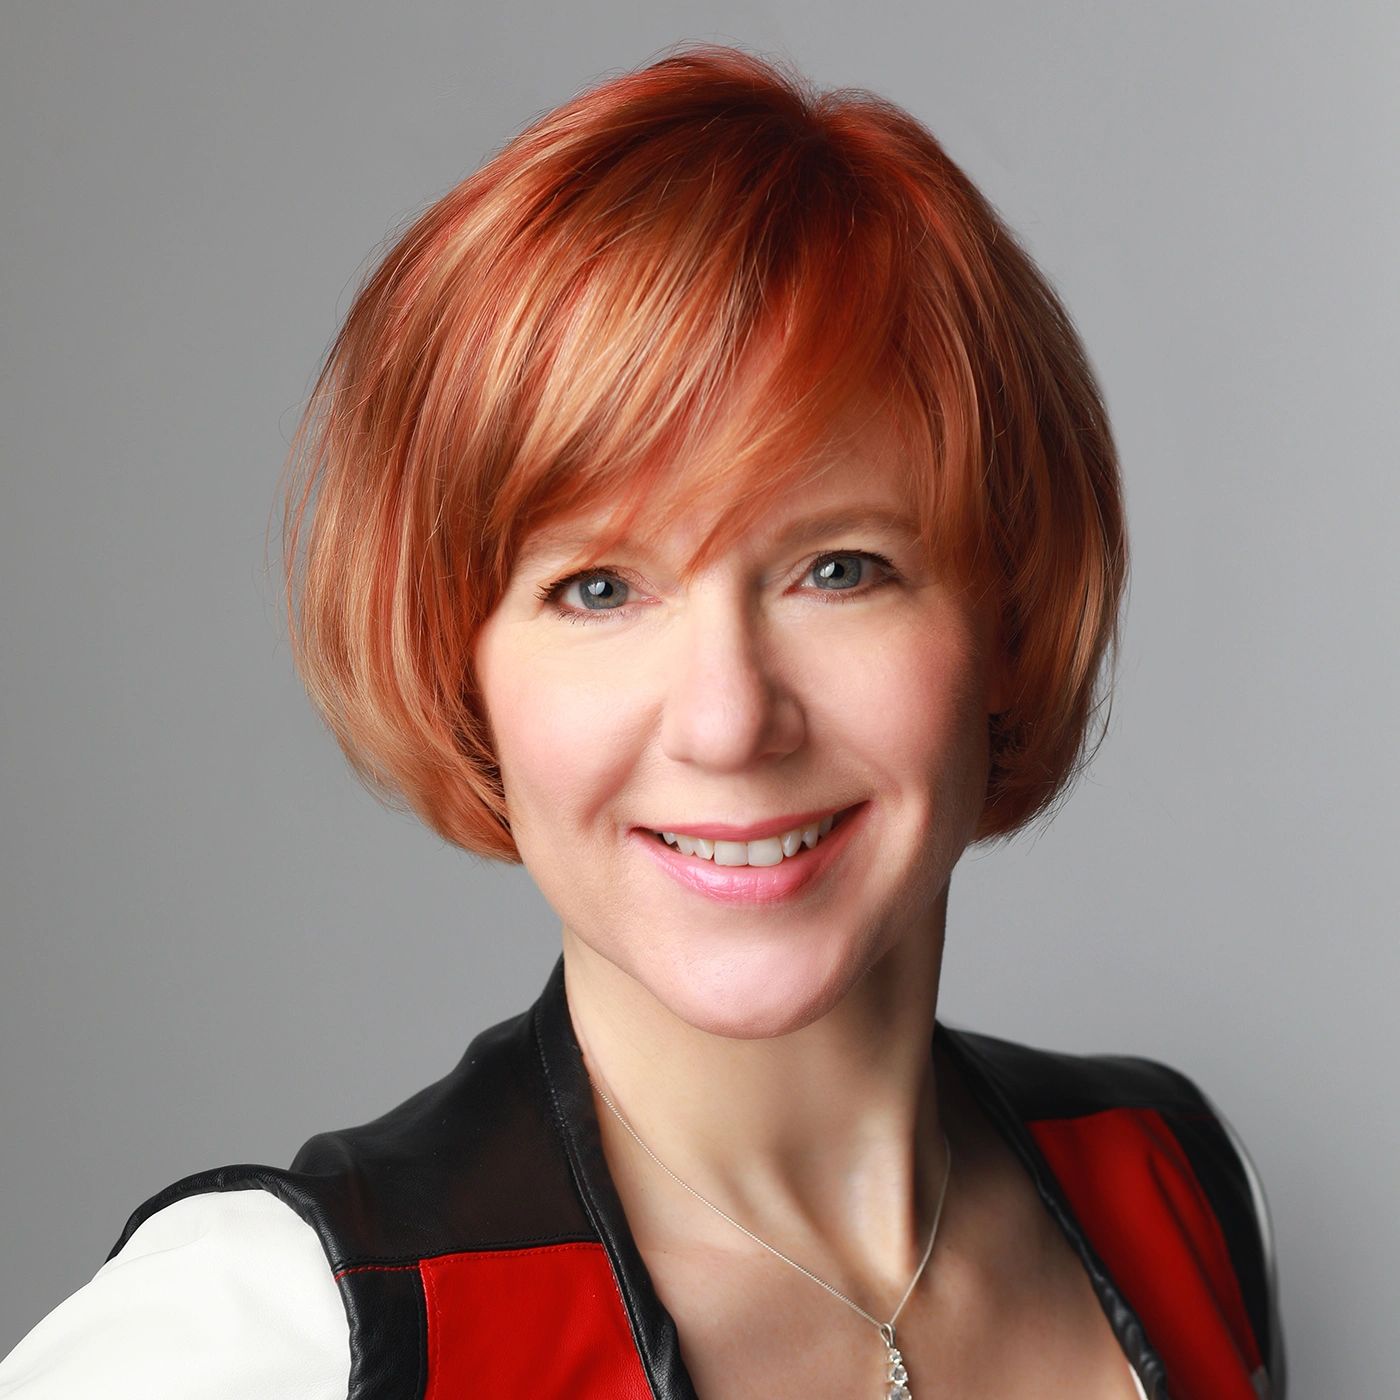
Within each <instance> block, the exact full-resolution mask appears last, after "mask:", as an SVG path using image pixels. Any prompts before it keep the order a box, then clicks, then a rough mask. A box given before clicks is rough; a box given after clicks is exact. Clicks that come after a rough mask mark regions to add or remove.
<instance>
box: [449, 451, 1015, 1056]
mask: <svg viewBox="0 0 1400 1400" xmlns="http://www.w3.org/2000/svg"><path fill="white" fill-rule="evenodd" d="M902 487H903V474H902V472H901V468H900V463H899V462H898V460H897V458H896V456H895V449H894V447H893V445H892V442H891V441H890V439H889V438H888V437H886V436H885V435H884V434H883V433H877V432H876V431H875V430H874V429H871V430H870V431H869V432H868V433H867V435H866V436H864V437H863V438H859V439H857V440H856V442H855V445H854V446H850V447H846V448H843V449H842V452H841V454H840V456H839V457H833V465H832V468H831V470H830V471H828V472H827V473H826V475H825V476H823V478H822V479H821V480H820V482H819V483H817V484H816V485H814V486H811V487H807V488H804V489H803V490H801V491H799V492H796V493H793V494H792V495H791V497H790V498H789V499H787V500H786V501H785V502H784V503H783V504H782V505H781V506H780V507H779V508H777V509H775V510H774V511H773V512H772V513H771V514H770V516H768V517H767V518H765V519H764V520H763V522H762V524H761V526H760V527H758V528H757V529H756V530H755V531H753V532H752V533H751V534H750V535H748V536H746V537H744V538H741V539H737V540H735V541H733V542H732V545H731V546H730V547H729V548H728V550H727V551H726V552H724V553H722V554H721V555H719V556H717V557H716V558H715V559H714V560H713V561H712V562H711V563H710V564H709V565H708V566H707V567H706V568H705V569H704V570H702V571H701V572H700V573H699V574H697V575H696V576H695V577H694V578H693V579H692V580H691V582H690V583H689V585H682V583H681V582H680V581H679V580H680V572H681V568H682V565H683V563H684V562H685V561H686V559H687V558H689V556H690V553H691V551H692V550H693V548H694V546H695V544H696V543H697V542H698V540H699V539H700V537H701V531H700V530H699V529H698V528H697V529H696V530H695V532H694V533H693V534H692V533H690V532H689V531H679V532H677V533H675V534H673V535H672V536H671V537H669V538H668V540H667V541H666V544H665V546H664V547H663V548H660V549H658V550H656V551H655V552H645V551H642V550H641V549H636V548H631V547H629V548H624V549H620V550H618V551H616V552H615V553H613V554H610V555H609V556H608V557H607V558H606V559H601V560H598V561H597V564H596V567H595V568H593V569H592V571H591V572H589V573H587V574H584V575H582V576H579V575H575V576H574V577H573V578H572V579H571V580H565V581H560V579H559V573H558V570H559V569H560V567H561V566H562V565H563V563H564V562H566V561H567V560H568V559H569V558H570V557H571V556H573V554H574V553H575V551H576V549H577V547H578V543H579V536H580V535H582V536H583V537H584V538H586V537H587V535H588V529H589V526H590V524H592V525H595V526H596V525H597V524H598V523H599V522H600V521H601V519H602V518H603V517H602V516H591V517H587V518H583V517H576V518H573V519H570V520H566V521H558V522H554V523H553V524H552V525H551V526H549V527H548V529H547V530H545V531H541V532H540V533H539V534H537V535H536V536H534V537H532V538H531V539H530V540H527V541H526V542H525V546H524V548H522V550H521V553H520V556H519V558H518V560H517V564H516V567H515V571H514V575H513V577H512V579H511V581H510V584H509V586H508V588H507V591H506V593H505V595H504V597H503V598H502V600H501V602H500V604H499V605H498V607H497V608H496V610H495V611H494V612H493V613H492V615H491V617H490V618H489V619H488V620H487V622H486V624H485V626H484V628H483V630H482V632H481V634H480V637H479V639H478V642H477V649H476V664H477V669H478V680H479V684H480V686H481V691H482V695H483V697H484V701H485V705H486V710H487V716H488V719H489V722H490V726H491V730H492V734H493V736H494V740H495V745H496V753H497V758H498V761H499V764H500V769H501V775H502V781H503V783H504V787H505V795H506V803H507V808H508V810H509V813H510V819H511V829H512V833H513V835H514V837H515V841H516V845H517V847H518V849H519V851H520V854H521V857H522V859H523V860H524V862H525V865H526V867H527V869H528V870H529V871H530V873H531V875H532V876H533V878H534V879H535V881H536V883H537V884H538V885H539V888H540V890H541V892H542V893H543V894H544V896H545V898H546V899H547V900H548V901H549V902H550V904H551V905H552V906H553V908H554V909H555V910H556V911H557V912H558V914H559V916H560V918H561V919H562V920H563V923H564V926H565V931H566V932H565V937H566V941H567V940H568V938H570V937H573V938H576V939H578V940H581V941H582V942H583V943H584V944H586V945H588V947H590V948H591V949H592V950H593V951H594V952H596V953H597V954H599V955H601V956H602V957H604V958H606V959H608V960H609V961H610V962H612V963H613V964H615V965H616V966H617V967H618V968H620V969H621V970H622V971H624V972H626V973H627V974H629V975H630V976H631V977H633V978H635V979H636V980H637V981H638V982H639V983H641V984H642V985H643V986H644V987H646V988H647V989H648V990H649V991H650V992H651V993H652V994H653V995H654V996H655V997H656V998H657V999H659V1000H660V1001H661V1002H662V1003H663V1004H664V1005H665V1006H667V1007H668V1008H670V1010H671V1011H672V1012H673V1013H674V1014H676V1015H677V1016H679V1017H681V1018H682V1019H683V1020H685V1021H686V1022H688V1023H690V1024H692V1025H694V1026H696V1027H699V1028H701V1029H704V1030H708V1031H711V1032H715V1033H718V1034H725V1035H732V1036H742V1037H754V1036H767V1035H777V1034H782V1033H784V1032H786V1031H789V1030H795V1029H797V1028H799V1027H801V1026H803V1025H806V1024H808V1023H809V1022H811V1021H813V1020H815V1019H817V1017H819V1016H821V1015H822V1014H824V1013H825V1012H826V1011H828V1010H830V1009H831V1008H832V1007H833V1006H835V1005H836V1004H837V1003H838V1002H839V1001H840V1000H841V998H842V997H843V996H844V995H845V994H846V992H847V991H848V990H850V988H851V987H852V986H854V985H855V983H856V982H857V981H858V980H859V979H860V978H861V976H862V975H863V974H864V973H865V972H866V971H867V970H868V969H869V968H870V967H871V966H872V965H873V964H874V963H875V962H876V961H877V960H879V959H880V958H882V957H883V956H884V955H885V954H887V953H888V952H890V951H891V950H892V949H894V948H896V946H897V945H899V944H900V943H901V942H902V941H905V940H919V939H923V940H929V939H932V938H934V937H936V936H937V930H936V929H934V928H933V927H932V923H933V920H932V917H931V911H932V909H933V908H934V906H935V904H936V902H937V900H938V897H939V895H940V893H941V891H942V889H943V886H944V884H945V882H946V881H947V879H948V878H949V875H950V874H951V872H952V869H953V866H954V865H955V864H956V862H957V860H958V857H959V856H960V855H961V853H962V851H963V849H964V847H965V846H966V844H967V842H968V840H969V839H970V838H971V835H972V833H973V829H974V827H975V825H976V822H977V819H978V816H979V814H980V811H981V806H982V801H983V796H984V793H985V788H986V778H987V763H988V751H987V714H988V711H989V710H995V709H998V708H1000V705H1001V699H1000V695H999V693H998V690H997V684H998V683H997V681H996V680H995V676H996V674H997V668H996V667H994V666H993V665H992V648H993V645H994V621H993V614H992V612H991V610H990V609H989V608H987V607H985V606H984V607H981V608H974V607H973V606H972V605H971V604H970V603H969V602H968V601H967V599H966V598H965V597H963V596H961V595H959V594H958V593H956V592H954V591H953V589H952V588H951V587H949V586H947V584H946V583H945V582H944V581H942V580H940V578H939V577H938V576H937V573H936V572H935V571H932V570H930V569H928V568H926V567H925V566H924V565H923V563H922V561H921V560H920V558H919V557H918V554H917V552H916V548H915V544H914V540H913V536H912V533H911V530H912V526H904V525H901V524H900V523H899V521H900V520H901V518H902V517H903V516H904V510H903V507H902V497H903V494H904V493H903V489H902ZM556 531H559V532H562V533H564V534H566V535H567V538H566V539H563V540H560V541H559V542H558V543H557V544H551V540H550V536H551V534H553V533H554V532H556ZM882 560H887V561H888V563H885V562H882ZM556 584H557V587H556V586H555V585H556ZM542 593H544V594H547V595H549V596H546V597H541V596H540V595H541V594H542ZM835 814H841V815H839V816H835ZM828 815H833V816H835V821H834V823H833V825H832V826H831V829H830V831H829V833H828V834H825V835H823V834H821V824H820V818H822V817H824V816H828ZM813 824H816V827H817V829H816V831H813V830H812V826H813ZM804 827H805V829H806V836H807V839H806V840H804V839H803V833H802V830H801V828H804ZM722 828H727V829H728V830H723V829H722ZM794 828H796V829H798V830H797V835H796V837H795V838H794V836H793V835H792V831H793V829H794ZM659 832H665V833H673V834H676V835H678V836H681V837H697V838H701V839H707V840H708V839H714V840H716V843H717V844H716V846H715V847H714V848H713V850H711V849H710V848H709V847H707V846H706V845H703V844H702V845H696V844H695V843H693V842H691V841H688V840H682V841H679V842H678V845H668V844H666V843H665V842H664V841H663V839H662V837H661V836H659V835H658V834H657V833H659ZM783 832H787V833H789V834H788V840H787V842H786V844H784V843H783V842H782V840H781V835H782V833H783ZM725 836H728V837H729V839H728V840H727V841H725V840H723V839H721V838H723V837H725ZM745 837H748V838H750V840H749V841H745V840H743V839H742V838H745ZM813 837H815V845H812V844H810V840H811V838H813ZM678 846H679V847H680V848H678ZM686 846H689V847H690V853H687V852H686V850H685V849H684V848H685V847H686ZM706 854H709V855H710V859H705V855H706ZM775 861H776V863H773V862H775ZM728 862H740V863H737V864H730V863H728ZM742 862H748V863H747V864H745V863H742Z"/></svg>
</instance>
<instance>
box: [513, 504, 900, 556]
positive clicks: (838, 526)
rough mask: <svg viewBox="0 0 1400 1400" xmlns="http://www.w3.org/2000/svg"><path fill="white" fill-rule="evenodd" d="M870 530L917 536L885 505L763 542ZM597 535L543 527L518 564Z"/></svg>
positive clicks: (787, 530)
mask: <svg viewBox="0 0 1400 1400" xmlns="http://www.w3.org/2000/svg"><path fill="white" fill-rule="evenodd" d="M870 529H876V530H885V531H888V532H889V533H891V534H897V535H904V536H906V537H907V538H909V539H910V540H913V539H916V538H917V537H918V534H919V526H918V522H917V521H916V520H915V519H914V518H913V516H911V515H910V514H908V513H907V512H906V511H902V510H892V509H890V508H888V507H885V506H848V507H837V508H835V509H833V510H827V511H822V512H820V513H819V514H816V515H808V516H803V517H802V518H801V519H800V520H794V521H792V522H791V523H790V524H788V525H787V526H785V527H784V528H783V529H781V530H777V531H775V532H773V533H771V534H770V535H768V536H767V537H766V540H765V542H766V544H767V545H768V546H769V547H770V548H771V547H773V546H777V545H792V544H803V543H806V542H808V541H810V540H814V539H820V538H821V537H822V536H824V535H834V534H837V533H839V532H842V531H852V530H870ZM599 533H601V527H595V528H585V529H579V528H573V529H570V528H568V527H564V526H561V527H560V528H559V529H557V530H551V529H550V528H549V527H547V526H546V527H545V528H544V529H542V530H541V531H539V533H537V534H536V535H535V536H533V537H532V539H531V540H530V541H529V542H528V543H527V544H526V545H525V547H524V548H523V549H522V550H521V551H520V554H519V555H518V557H517V563H519V564H526V563H532V562H533V561H534V560H536V559H537V558H541V557H543V556H545V555H549V554H554V553H560V554H564V553H573V552H575V551H577V550H580V549H583V548H584V547H585V546H586V545H587V544H588V543H589V541H590V540H592V539H594V538H595V537H596V536H597V535H598V534H599ZM617 548H618V550H619V551H623V550H626V551H632V552H635V551H637V550H638V549H639V548H640V546H639V545H638V544H637V543H636V542H635V541H633V540H630V539H627V540H622V541H621V542H619V544H618V545H617Z"/></svg>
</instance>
